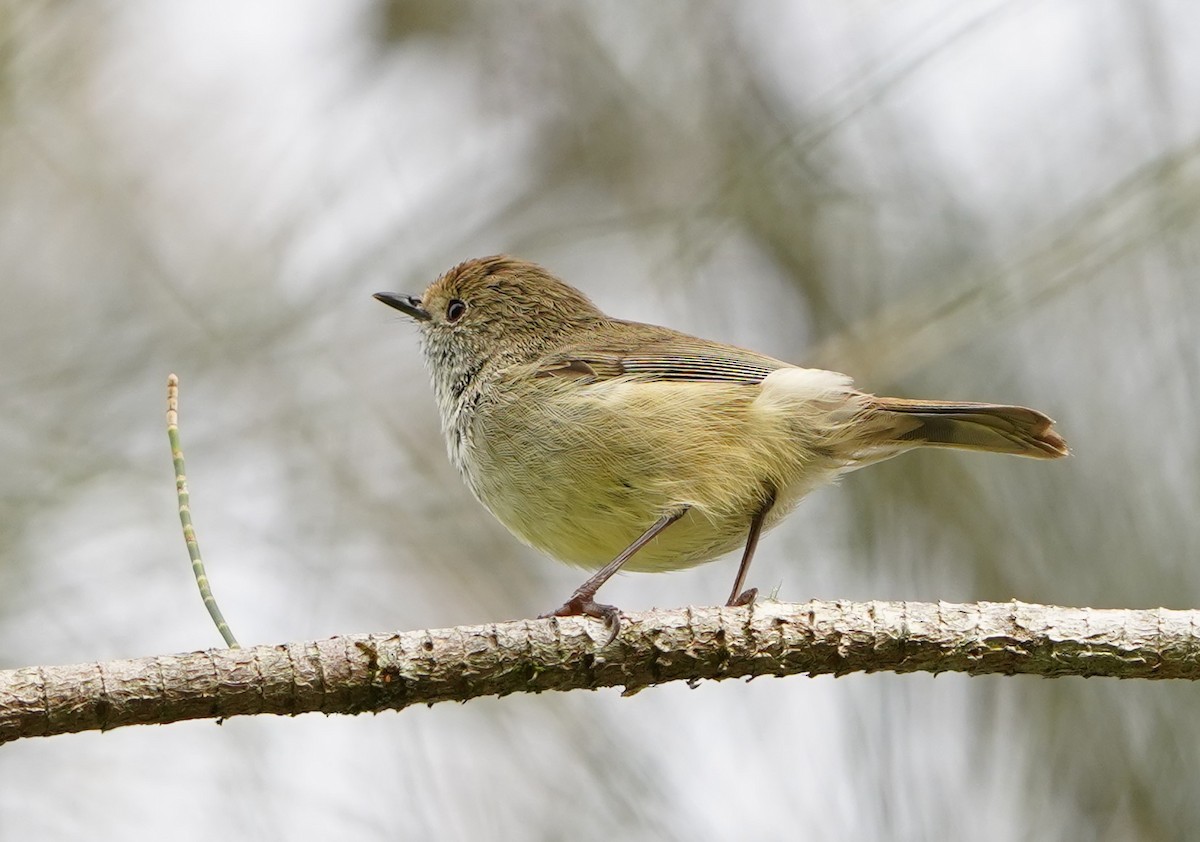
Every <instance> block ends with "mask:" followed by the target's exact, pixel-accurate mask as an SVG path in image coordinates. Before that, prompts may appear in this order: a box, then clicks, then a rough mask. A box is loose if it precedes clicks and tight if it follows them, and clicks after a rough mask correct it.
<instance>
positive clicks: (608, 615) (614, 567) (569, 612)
mask: <svg viewBox="0 0 1200 842" xmlns="http://www.w3.org/2000/svg"><path fill="white" fill-rule="evenodd" d="M687 511H688V507H687V506H685V507H683V508H682V509H680V510H678V511H676V512H671V513H670V514H666V515H663V516H662V517H660V518H659V519H658V520H656V521H655V522H654V523H653V525H651V527H650V528H649V529H647V530H646V531H645V532H643V533H642V534H641V536H640V537H639V538H638V539H637V540H636V541H634V542H633V543H632V544H630V545H629V546H628V547H626V548H625V549H624V550H622V551H621V554H620V555H618V556H617V557H616V558H614V559H613V560H612V561H610V562H609V563H608V564H606V565H604V566H603V567H601V568H600V569H599V570H597V571H596V572H595V574H593V575H592V577H591V578H590V579H588V580H587V581H586V582H584V583H583V584H582V585H580V586H579V587H578V588H576V589H575V593H573V594H571V598H570V599H568V600H567V601H566V602H564V603H563V604H562V607H561V608H559V609H557V610H555V611H551V612H550V613H549V614H542V615H541V616H542V618H546V617H574V616H580V615H582V616H587V617H595V618H597V619H599V620H603V621H604V622H605V623H607V624H608V626H609V628H610V629H611V630H612V634H611V635H610V636H609V638H608V640H607V641H606V643H611V642H612V640H613V638H615V637H616V636H617V632H619V631H620V630H621V609H619V608H617V607H616V606H615V605H601V604H600V603H599V602H596V591H598V590H600V586H601V585H603V584H604V583H605V582H607V581H608V580H609V579H611V578H612V577H613V574H615V573H616V572H617V571H618V570H620V569H621V567H623V566H624V564H625V562H627V561H629V559H630V558H631V557H632V556H633V554H634V553H636V552H637V551H638V550H640V549H641V548H642V547H644V546H646V544H648V543H650V540H651V539H652V538H653V537H654V536H655V535H657V534H658V533H660V532H662V531H663V530H664V529H666V528H667V527H668V526H670V525H671V524H672V523H674V522H675V521H677V520H679V519H680V518H681V517H683V516H684V515H685V514H687Z"/></svg>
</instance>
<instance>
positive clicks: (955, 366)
mask: <svg viewBox="0 0 1200 842" xmlns="http://www.w3.org/2000/svg"><path fill="white" fill-rule="evenodd" d="M0 34H2V35H3V40H2V42H0V43H2V44H3V46H2V47H0V185H2V189H0V278H2V279H3V280H2V283H3V287H2V289H3V292H4V296H3V306H2V307H0V360H3V362H2V363H0V465H3V470H2V471H0V666H3V667H14V666H22V665H26V664H33V663H49V662H71V661H83V660H93V659H101V658H107V657H115V656H131V655H142V654H148V653H155V652H168V651H175V650H179V649H194V648H198V647H203V646H210V645H217V643H218V640H217V639H216V636H215V632H214V631H213V630H212V629H211V627H209V625H208V620H207V617H206V615H205V613H204V610H203V607H202V606H201V604H200V600H199V598H198V597H197V596H196V594H195V593H194V585H193V584H192V582H191V578H190V572H189V568H188V564H187V554H186V552H185V549H184V546H183V542H182V539H181V537H180V535H179V531H178V524H177V520H176V517H175V511H174V496H173V482H172V474H171V464H170V458H169V453H168V449H167V442H166V434H165V430H164V423H163V411H164V409H165V382H166V376H167V374H168V372H170V371H177V372H178V374H179V375H180V377H181V379H182V395H181V402H182V405H181V411H182V432H183V437H184V441H185V444H186V446H187V454H188V464H189V469H190V474H189V483H190V486H191V491H192V501H193V512H194V516H195V518H196V524H197V528H198V530H199V533H200V539H201V542H202V545H203V547H204V550H205V557H206V561H207V562H208V565H209V572H210V574H211V576H212V578H213V582H214V587H215V588H216V590H217V594H218V597H219V598H220V599H221V602H222V606H223V607H224V609H225V611H226V613H227V615H228V616H229V618H230V621H231V623H232V624H233V625H234V626H235V627H236V628H237V629H238V632H239V635H240V636H242V637H243V639H244V642H245V643H255V642H268V641H276V640H284V639H302V638H307V637H316V636H324V635H329V634H334V633H338V632H349V631H364V630H373V631H378V630H380V629H386V628H399V627H402V628H417V627H424V626H447V625H454V624H458V623H463V622H480V621H486V620H489V619H504V618H511V617H516V616H531V615H533V614H536V613H539V612H540V611H544V610H546V609H547V608H549V607H553V606H554V605H556V604H558V603H559V602H561V599H562V597H563V596H564V595H565V594H566V593H567V591H568V590H569V589H570V588H572V587H574V586H575V585H576V584H578V583H577V581H576V579H577V573H576V572H575V571H570V570H562V569H559V568H557V567H556V566H554V565H552V564H551V563H549V562H547V561H546V560H544V559H542V558H539V557H538V556H537V555H536V554H535V553H533V552H532V551H529V550H526V549H525V548H523V547H521V546H519V545H517V544H516V542H515V541H514V540H512V539H511V538H510V537H509V536H508V535H507V533H505V532H504V530H503V529H502V528H501V527H499V526H498V525H497V524H495V523H494V522H492V521H491V519H490V518H489V516H488V515H487V514H486V512H484V511H483V510H482V509H481V508H480V507H479V506H478V505H477V504H476V503H475V502H474V501H473V500H472V499H471V498H470V496H469V494H468V493H467V492H466V490H465V489H464V488H463V487H462V484H461V483H460V482H459V480H458V478H457V477H456V476H455V475H454V473H453V471H452V469H451V468H450V467H449V466H448V464H447V463H446V460H445V458H444V457H443V456H442V452H441V451H442V447H441V443H440V436H439V433H438V431H437V422H436V417H435V414H434V408H433V400H432V396H431V393H430V389H429V386H428V384H427V382H426V378H425V374H424V372H422V371H421V367H420V361H419V358H418V352H417V347H416V341H415V336H414V332H413V331H412V329H411V328H410V327H409V326H407V325H405V324H404V323H403V322H402V321H401V320H400V319H398V318H397V317H396V316H395V315H394V314H392V313H391V312H390V311H387V310H386V308H383V307H380V306H379V305H378V304H377V303H376V302H374V301H372V300H371V298H370V293H372V292H374V291H376V290H378V289H395V290H398V291H402V292H416V291H419V290H420V289H421V288H422V287H423V286H424V285H425V284H426V283H428V281H429V280H431V279H432V278H433V277H434V276H435V275H436V274H437V273H438V272H439V271H441V270H442V269H444V268H446V267H448V266H450V265H452V264H453V263H455V262H457V261H458V260H461V259H463V258H465V257H468V256H473V255H479V254H484V253H490V252H494V251H501V250H504V251H510V252H513V253H517V254H520V255H522V256H524V257H528V258H531V259H535V260H539V261H540V262H543V263H545V264H546V265H548V266H550V267H551V268H553V269H554V270H555V271H557V272H559V273H560V274H562V275H563V276H564V277H566V278H567V279H568V280H570V281H571V282H573V283H574V284H576V285H577V286H579V287H581V288H582V289H584V290H585V291H587V292H588V293H589V295H591V296H592V297H593V298H594V299H595V300H596V301H597V303H598V304H599V305H600V306H601V307H603V308H604V309H606V310H608V311H610V312H613V313H614V314H617V315H620V316H623V317H627V318H635V319H641V320H646V321H658V322H664V323H669V324H671V325H672V326H675V327H678V328H681V329H684V330H689V331H692V332H696V333H701V334H705V335H708V336H711V337H713V338H718V339H723V340H726V341H731V342H736V343H739V344H744V345H749V346H753V347H755V348H757V349H760V350H762V351H764V352H767V353H771V354H774V355H776V356H780V357H784V358H788V359H793V360H796V361H798V362H806V363H809V364H819V365H822V366H828V367H831V368H836V369H839V370H844V371H847V372H849V373H851V374H852V375H854V376H855V377H856V379H857V380H858V382H859V384H860V385H861V386H862V387H863V388H865V389H868V390H871V391H877V392H886V393H894V394H900V395H906V396H923V397H942V398H961V399H979V400H996V401H1005V402H1014V403H1025V404H1028V405H1031V406H1035V407H1037V408H1039V409H1043V410H1045V411H1047V412H1049V413H1050V414H1051V415H1053V416H1055V417H1056V418H1057V419H1058V421H1059V422H1060V425H1061V428H1062V430H1063V432H1064V434H1065V435H1066V436H1067V438H1068V440H1069V441H1070V442H1071V444H1072V446H1073V448H1074V450H1075V457H1074V458H1073V459H1071V460H1069V461H1067V462H1066V463H1062V464H1052V465H1047V464H1039V463H1033V462H1028V461H1023V460H1007V459H1000V458H989V457H978V456H974V457H973V456H971V455H962V454H947V453H930V454H917V455H912V456H907V457H904V458H901V459H898V460H895V461H892V462H889V463H885V464H883V465H881V466H879V467H876V468H872V469H870V470H868V471H863V472H861V473H857V474H854V475H852V476H851V477H848V478H847V479H846V480H845V481H844V482H843V483H842V484H841V486H840V487H839V488H836V489H831V490H828V491H823V492H820V493H818V494H815V495H813V497H812V498H811V499H810V500H808V501H806V502H805V504H803V505H802V506H801V508H800V510H799V511H798V512H797V513H796V514H795V515H794V516H793V517H792V518H791V519H790V520H789V521H788V522H787V523H786V524H785V525H783V526H781V527H780V528H779V529H778V530H776V531H775V532H774V533H773V534H772V535H770V536H769V537H767V538H766V539H765V541H764V543H763V545H762V548H761V549H760V553H759V558H758V560H757V561H756V565H755V569H754V571H752V574H751V575H752V577H753V578H754V580H755V583H756V584H758V585H759V586H760V587H762V588H763V589H764V590H765V591H769V590H771V589H772V588H775V587H778V591H779V595H780V597H781V598H784V599H805V598H807V597H809V596H820V597H852V598H880V599H893V598H909V599H922V600H930V599H939V598H942V599H952V600H971V599H997V600H1003V599H1009V598H1013V597H1016V598H1020V599H1023V600H1028V601H1035V602H1050V603H1063V604H1091V605H1097V606H1101V605H1102V606H1127V607H1145V606H1155V605H1166V606H1170V607H1194V606H1196V605H1197V603H1200V570H1198V569H1197V566H1196V565H1195V564H1193V563H1192V562H1193V561H1194V560H1195V559H1196V558H1197V557H1200V531H1198V530H1197V528H1196V525H1195V517H1194V514H1193V511H1194V509H1195V508H1196V506H1197V503H1198V502H1200V435H1198V433H1197V430H1196V429H1195V428H1196V420H1195V419H1196V413H1195V412H1194V407H1195V404H1196V402H1197V399H1198V398H1200V353H1198V351H1197V340H1196V333H1195V324H1196V322H1197V319H1198V318H1200V284H1197V281H1196V277H1197V275H1198V272H1197V270H1198V268H1200V266H1198V264H1200V245H1198V244H1200V236H1197V234H1198V227H1200V226H1198V215H1200V156H1198V152H1200V91H1198V90H1197V88H1198V87H1200V75H1197V74H1196V73H1195V72H1194V64H1195V62H1194V59H1193V56H1194V54H1195V48H1194V45H1195V44H1196V43H1197V39H1198V36H1200V11H1198V10H1195V9H1193V8H1192V7H1190V6H1186V5H1184V4H1178V3H1168V2H1158V3H1155V2H1149V3H1131V2H1116V0H1106V2H1098V3H1097V2H1084V0H1076V2H1063V3H1056V4H1045V3H1031V2H1007V3H999V2H997V3H983V4H955V3H948V2H945V0H919V1H917V2H909V3H903V4H896V3H878V2H870V1H869V0H852V2H847V3H840V4H825V3H812V2H807V3H784V2H769V3H755V4H732V3H715V2H701V3H695V2H692V3H684V2H680V0H673V1H672V2H661V3H655V4H650V5H645V4H630V3H627V4H611V3H610V4H600V3H583V4H555V3H546V2H533V0H523V1H522V2H516V3H507V4H488V3H482V2H477V1H474V0H456V2H453V3H443V2H438V3H434V2H414V3H406V2H399V0H387V2H367V0H360V2H358V3H348V4H338V5H336V6H331V5H329V4H317V3H311V2H309V3H286V4H285V3H280V2H275V3H263V4H253V5H252V6H249V7H246V6H242V7H238V8H237V9H236V10H235V9H233V7H229V8H222V9H215V8H213V7H212V6H211V5H209V4H201V3H196V2H179V3H170V4H161V3H149V2H133V3H125V4H84V3H70V2H51V0H32V1H31V2H21V3H18V2H12V1H11V0H10V2H6V3H3V4H0ZM733 563H734V562H733V560H729V561H723V562H718V563H716V564H714V565H710V566H706V567H703V568H700V569H698V570H695V571H691V572H688V573H681V574H673V575H670V576H659V577H652V576H629V577H624V578H622V579H621V580H620V581H618V582H614V583H612V585H610V588H611V591H606V595H607V596H608V597H609V598H611V599H612V600H613V601H616V602H618V604H621V605H625V606H628V607H629V608H631V609H632V608H638V607H645V606H649V605H653V604H660V605H666V604H682V603H688V602H700V603H710V602H713V601H715V600H716V599H718V598H720V597H721V595H722V593H723V591H724V588H725V587H726V586H727V581H728V577H729V576H730V575H732V570H733V568H732V567H731V565H732V564H733ZM1194 692H1195V689H1194V688H1191V687H1188V686H1183V685H1160V686H1156V685H1154V684H1150V683H1120V684H1118V683H1104V682H1097V681H1088V682H1084V681H1056V682H1039V681H1033V680H1029V679H965V678H961V677H954V676H946V677H941V678H939V679H937V680H936V681H934V680H933V679H932V678H930V677H927V676H925V677H922V676H911V677H904V678H901V677H897V676H888V675H873V676H856V677H850V678H845V679H839V680H837V681H832V680H825V679H820V680H813V681H799V680H789V681H776V682H766V681H758V682H754V683H753V684H751V685H749V686H747V685H745V684H741V683H725V684H721V685H712V686H704V687H702V688H700V689H698V690H697V691H696V692H694V693H692V692H688V691H686V690H684V689H683V688H660V689H656V690H653V691H647V692H645V693H642V694H639V695H638V696H636V697H634V698H630V699H621V698H619V697H618V696H617V695H616V694H611V693H604V694H595V695H579V694H575V695H572V696H568V697H530V698H509V699H504V700H499V701H485V702H482V703H472V704H471V705H467V706H464V707H457V708H456V707H438V708H433V709H430V710H423V711H410V712H406V713H405V714H403V715H399V716H381V717H372V718H370V719H365V718H361V717H360V718H353V719H344V720H326V719H320V718H313V717H308V718H301V719H298V720H294V721H293V720H287V721H268V720H257V719H255V720H234V721H230V722H228V723H226V724H225V725H224V726H223V727H221V728H219V729H218V728H216V727H214V726H212V725H208V724H195V725H182V726H173V727H171V728H166V729H154V730H149V729H144V730H136V729H132V730H130V729H127V730H125V731H121V732H117V733H113V734H111V735H103V736H101V735H85V736H80V737H63V738H55V739H53V740H49V741H42V742H29V743H26V744H17V745H12V746H7V747H5V750H4V752H3V753H2V754H0V836H3V837H4V838H10V837H11V838H26V837H29V838H43V839H45V838H76V837H78V836H80V835H82V834H84V833H88V834H90V835H97V836H100V837H109V836H113V837H115V836H118V835H120V836H124V837H127V838H161V837H163V836H164V835H167V834H169V835H170V836H171V838H179V839H189V838H200V837H201V836H203V837H209V836H211V835H212V834H214V833H223V834H227V835H228V834H237V835H238V836H254V837H256V838H289V839H303V838H328V837H329V836H330V835H331V834H337V835H338V836H346V835H349V834H352V835H354V836H358V837H380V838H394V837H396V836H398V835H403V834H405V833H408V834H411V835H413V836H416V837H420V838H463V837H475V838H478V837H482V838H506V837H513V838H534V839H560V838H564V837H566V836H571V837H572V838H581V839H592V838H612V837H613V836H614V834H616V835H618V836H619V837H621V838H634V839H673V838H679V839H684V838H687V839H707V838H712V839H720V838H730V837H732V836H734V835H737V836H745V837H751V838H764V839H771V838H782V837H784V836H788V837H790V836H794V835H796V834H797V833H798V832H803V833H804V834H805V835H807V836H809V837H812V838H818V839H820V838H899V839H926V838H961V837H966V836H970V837H971V838H978V839H1011V838H1031V837H1032V838H1096V839H1127V838H1139V839H1179V838H1188V837H1190V836H1191V835H1193V833H1192V831H1193V829H1194V828H1196V827H1198V826H1200V804H1198V803H1197V802H1196V800H1195V799H1194V798H1193V797H1192V792H1191V781H1193V780H1195V778H1196V777H1197V775H1200V766H1198V761H1197V758H1196V756H1195V752H1190V751H1188V750H1187V748H1186V747H1188V746H1191V745H1194V744H1196V742H1197V740H1198V739H1200V726H1198V725H1197V723H1196V721H1195V717H1193V716H1192V715H1191V707H1192V706H1193V705H1192V702H1193V699H1192V695H1191V694H1192V693H1194ZM68 804H69V808H68V807H67V806H66V805H68ZM180 816H187V818H186V820H184V819H180Z"/></svg>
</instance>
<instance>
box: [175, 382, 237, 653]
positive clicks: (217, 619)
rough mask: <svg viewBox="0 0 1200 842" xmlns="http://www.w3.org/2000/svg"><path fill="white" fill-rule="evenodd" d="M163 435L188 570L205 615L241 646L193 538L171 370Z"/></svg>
mask: <svg viewBox="0 0 1200 842" xmlns="http://www.w3.org/2000/svg"><path fill="white" fill-rule="evenodd" d="M167 438H169V439H170V440H171V458H172V459H173V460H174V462H175V491H176V493H177V494H178V495H179V522H180V523H181V524H183V540H184V541H185V542H186V543H187V548H188V556H189V557H191V559H192V574H193V575H194V576H195V577H196V587H198V588H199V589H200V596H201V597H202V598H203V599H204V607H205V608H207V609H208V615H209V616H210V617H212V620H213V622H214V623H216V624H217V631H219V632H220V633H221V637H223V638H225V643H226V645H227V646H229V648H230V649H241V648H242V647H241V646H240V645H239V644H238V642H237V638H235V637H234V636H233V632H232V631H231V630H230V629H229V624H228V623H226V622H225V617H224V615H222V614H221V609H220V607H218V606H217V598H216V597H214V596H213V592H212V588H211V587H209V584H208V574H207V573H205V572H204V562H203V560H201V558H200V544H199V543H198V542H197V541H196V529H195V527H194V526H192V509H191V503H190V497H189V496H188V489H187V469H186V468H185V467H184V464H183V448H182V447H181V446H180V444H179V378H178V377H176V376H175V375H174V374H172V375H170V376H169V377H168V378H167Z"/></svg>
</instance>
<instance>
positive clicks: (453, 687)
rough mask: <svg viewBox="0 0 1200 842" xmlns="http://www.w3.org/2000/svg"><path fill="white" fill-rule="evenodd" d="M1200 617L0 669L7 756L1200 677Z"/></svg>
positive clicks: (883, 623)
mask: <svg viewBox="0 0 1200 842" xmlns="http://www.w3.org/2000/svg"><path fill="white" fill-rule="evenodd" d="M1198 619H1200V611H1173V610H1167V609H1161V608H1160V609H1152V610H1117V609H1091V608H1058V607H1054V606H1045V605H1029V604H1026V603H1020V602H1007V603H973V604H966V605H959V604H950V603H913V602H908V603H905V602H817V601H813V602H808V603H802V604H790V603H777V602H762V603H759V604H757V605H754V606H753V607H751V608H695V607H692V608H681V609H674V610H656V611H648V612H645V613H642V614H633V615H628V616H626V617H625V618H624V619H623V622H622V624H621V633H620V636H619V637H618V638H617V639H616V640H615V641H613V642H612V643H611V644H608V645H604V644H603V641H604V640H605V638H606V637H607V632H606V630H605V628H604V627H603V626H602V625H601V624H600V623H598V622H596V621H594V620H586V619H577V618H555V619H548V620H520V621H515V622H508V623H493V624H489V625H482V626H460V627H458V628H451V629H438V630H429V631H411V632H402V633H398V634H383V635H350V636H345V637H333V638H329V639H327V640H318V641H312V642H306V643H288V644H281V645H277V646H255V647H251V648H248V649H241V650H231V649H214V650H209V651H205V652H193V653H188V654H179V655H163V656H156V657H149V658H136V659H131V660H122V661H108V662H103V663H99V662H97V663H89V664H75V665H71V666H42V667H26V668H23V669H16V670H8V671H3V672H0V742H6V741H9V740H15V739H18V738H21V737H36V736H48V735H51V734H63V733H70V732H77V731H87V730H108V729H111V728H117V727H120V726H122V725H134V724H150V723H157V724H165V723H168V722H177V721H180V720H184V719H204V718H213V719H223V718H227V717H230V716H243V715H250V714H262V713H273V714H286V715H295V714H299V713H307V712H312V711H321V712H323V713H327V714H329V713H347V714H353V713H361V712H364V711H378V710H386V709H392V710H400V709H402V708H405V707H408V706H409V705H414V704H432V703H434V702H441V701H447V700H455V701H465V700H467V699H471V698H475V697H477V696H489V695H492V696H503V695H507V694H509V693H515V692H530V693H540V692H542V691H544V690H575V689H580V688H592V689H595V688H600V687H614V686H620V687H623V688H624V691H625V693H626V694H630V693H635V692H637V691H639V690H642V689H644V688H646V687H649V686H651V685H655V684H662V683H665V682H668V681H687V682H689V683H695V682H697V681H700V680H702V679H723V678H741V677H753V676H760V675H776V676H784V675H794V674H807V675H823V674H832V675H845V674H846V673H850V672H858V671H864V672H877V671H881V670H890V671H893V672H918V671H921V672H934V673H937V672H947V671H955V672H965V673H968V674H970V675H983V674H990V673H1001V674H1005V675H1015V674H1029V675H1041V676H1046V677H1054V676H1064V675H1075V676H1084V677H1087V676H1109V677H1114V678H1187V679H1196V678H1198V677H1200V634H1198V632H1197V621H1198Z"/></svg>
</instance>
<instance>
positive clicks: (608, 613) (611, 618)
mask: <svg viewBox="0 0 1200 842" xmlns="http://www.w3.org/2000/svg"><path fill="white" fill-rule="evenodd" d="M549 617H595V618H596V619H597V620H603V621H604V625H605V626H607V627H608V638H607V639H605V641H604V645H605V646H607V645H608V644H610V643H612V642H613V640H615V639H616V637H617V635H618V634H619V633H620V631H621V609H620V608H618V607H617V606H615V605H604V604H603V603H600V602H596V600H594V599H592V595H591V594H581V593H579V592H578V591H576V592H575V593H574V594H572V595H571V598H570V599H568V600H567V601H566V602H564V603H563V604H562V605H561V606H560V607H559V608H556V609H555V610H554V611H551V612H549V613H547V614H541V615H539V616H538V619H539V620H545V619H547V618H549Z"/></svg>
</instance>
